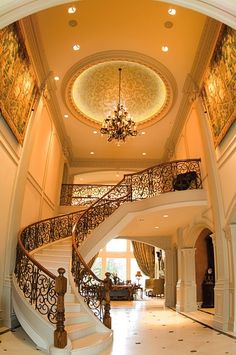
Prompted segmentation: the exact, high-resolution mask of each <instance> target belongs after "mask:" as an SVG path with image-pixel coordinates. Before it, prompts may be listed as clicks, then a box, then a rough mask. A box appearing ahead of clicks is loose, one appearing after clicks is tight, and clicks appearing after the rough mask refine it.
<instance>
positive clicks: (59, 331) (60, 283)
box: [54, 267, 67, 349]
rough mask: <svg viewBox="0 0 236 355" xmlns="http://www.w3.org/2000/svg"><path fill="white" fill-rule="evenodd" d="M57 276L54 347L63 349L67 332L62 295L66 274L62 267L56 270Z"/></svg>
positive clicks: (65, 287)
mask: <svg viewBox="0 0 236 355" xmlns="http://www.w3.org/2000/svg"><path fill="white" fill-rule="evenodd" d="M57 271H58V274H59V276H57V277H56V284H55V291H56V292H57V294H58V299H57V315H56V319H57V327H56V330H55V331H54V346H55V347H56V348H60V349H63V348H65V346H66V345H67V332H66V330H65V329H64V321H65V306H64V295H65V293H66V290H67V278H66V277H65V276H64V273H65V272H66V271H65V269H63V268H62V267H61V268H59V269H58V270H57Z"/></svg>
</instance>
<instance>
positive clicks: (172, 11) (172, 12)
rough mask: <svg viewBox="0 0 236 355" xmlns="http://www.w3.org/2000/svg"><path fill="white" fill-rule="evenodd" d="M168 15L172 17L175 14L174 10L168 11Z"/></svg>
mask: <svg viewBox="0 0 236 355" xmlns="http://www.w3.org/2000/svg"><path fill="white" fill-rule="evenodd" d="M168 14H169V15H171V16H174V15H175V14H176V10H175V9H169V10H168Z"/></svg>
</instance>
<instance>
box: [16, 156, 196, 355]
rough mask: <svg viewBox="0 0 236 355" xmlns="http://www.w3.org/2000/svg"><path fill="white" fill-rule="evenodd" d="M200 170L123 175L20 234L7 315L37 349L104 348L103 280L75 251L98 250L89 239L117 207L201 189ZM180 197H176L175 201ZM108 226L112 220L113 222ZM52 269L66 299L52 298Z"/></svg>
mask: <svg viewBox="0 0 236 355" xmlns="http://www.w3.org/2000/svg"><path fill="white" fill-rule="evenodd" d="M199 163H200V160H199V159H193V160H191V159H189V160H185V161H175V162H168V163H166V164H160V165H158V166H155V167H152V168H149V169H146V170H144V171H142V172H140V173H136V174H130V175H125V176H124V179H123V180H121V182H120V183H119V184H117V185H115V186H114V187H112V188H111V189H109V191H108V192H107V193H105V195H103V196H102V197H101V198H99V199H98V200H97V201H95V202H94V203H93V204H92V205H91V206H90V207H89V208H87V209H86V210H84V211H81V210H80V211H78V212H76V213H71V214H67V215H63V216H58V217H53V218H50V219H48V220H43V221H39V222H36V223H34V224H32V225H30V226H28V227H26V228H25V229H24V230H23V231H22V233H21V235H20V237H19V240H18V245H17V255H16V265H15V272H14V278H13V288H12V301H13V308H14V311H15V313H16V316H17V318H18V320H19V322H20V324H21V325H22V327H23V328H24V329H25V331H26V332H27V333H28V335H29V336H30V337H31V338H32V340H33V341H34V342H35V343H36V344H37V346H38V347H39V348H41V349H43V350H44V351H46V352H48V353H50V354H52V355H57V354H61V355H62V354H68V355H69V354H81V355H83V354H86V355H88V354H90V355H95V354H101V353H102V351H103V350H105V349H106V348H107V347H108V346H109V345H110V344H111V341H112V330H111V329H109V328H111V317H110V303H109V300H110V297H109V287H110V280H109V276H107V275H106V279H104V280H99V279H98V278H97V277H96V275H94V274H93V273H92V271H91V270H90V268H89V267H88V265H87V264H86V262H85V261H84V259H83V257H85V254H86V253H85V254H84V253H83V257H82V255H81V254H80V251H81V250H82V249H83V245H84V244H86V243H85V242H86V241H88V240H89V239H93V241H91V242H90V243H93V244H95V243H98V240H96V239H95V237H94V232H97V231H98V230H99V228H98V227H102V226H103V225H107V226H108V227H110V224H111V223H110V224H109V223H106V220H108V217H110V216H111V215H112V214H113V212H115V211H117V212H119V210H120V207H121V206H123V207H127V206H130V203H131V202H133V201H137V202H138V201H141V200H144V199H147V198H152V197H155V198H158V196H159V195H160V194H163V193H168V192H173V191H175V190H186V189H193V190H194V189H195V190H196V189H201V188H202V182H201V175H200V165H199ZM193 173H194V174H193ZM173 196H174V195H173ZM179 197H180V195H178V196H177V195H175V199H178V198H179ZM197 198H198V197H197ZM69 200H71V201H72V198H71V197H70V198H69ZM132 205H135V204H132ZM123 207H122V208H123ZM122 208H121V210H122ZM128 212H129V213H130V212H131V210H130V211H128ZM124 213H125V214H126V213H127V211H126V212H124ZM114 215H115V214H113V216H114ZM111 217H112V216H111ZM109 220H110V219H109ZM103 222H104V223H103ZM113 223H115V224H118V220H116V219H115V218H113ZM110 228H111V227H110ZM91 232H93V233H91ZM100 233H101V230H100ZM106 233H107V231H106ZM95 234H99V233H95ZM71 236H72V237H71ZM89 249H90V250H91V244H90V246H89ZM87 255H88V252H87ZM94 255H95V254H93V255H91V257H93V256H94ZM58 268H60V269H61V268H64V269H65V274H64V276H66V277H67V279H68V281H69V282H68V283H67V292H66V294H65V297H64V294H63V296H61V291H58V290H59V289H58V280H59V281H60V280H61V279H62V278H63V277H62V275H61V274H60V273H59V274H60V275H59V276H57V275H58V272H57V271H58ZM61 270H62V269H61ZM63 272H64V271H63ZM108 286H109V287H108ZM60 290H61V289H60ZM62 297H64V299H63V302H65V305H64V306H63V304H62ZM64 311H65V314H64ZM95 315H96V316H95ZM64 319H65V323H64ZM102 322H103V323H104V324H105V325H106V326H105V325H104V324H103V323H102ZM55 329H56V332H57V331H58V333H57V334H60V335H61V334H63V332H64V334H65V330H66V332H67V337H64V340H65V341H64V343H65V345H61V343H60V341H59V342H58V338H59V337H56V336H55ZM53 339H54V343H53ZM55 339H56V341H55ZM61 339H63V336H62V337H61ZM66 339H67V343H66ZM59 340H60V339H59ZM62 343H63V342H62ZM64 343H63V344H64Z"/></svg>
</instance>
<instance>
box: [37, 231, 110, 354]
mask: <svg viewBox="0 0 236 355" xmlns="http://www.w3.org/2000/svg"><path fill="white" fill-rule="evenodd" d="M71 245H72V243H71V237H68V238H66V239H63V240H61V241H57V242H54V243H52V244H50V245H47V246H45V247H42V248H39V250H37V249H36V250H34V252H33V253H32V256H33V257H34V258H35V259H36V260H37V261H38V262H39V263H40V264H41V265H43V266H44V267H45V268H46V269H48V270H49V271H51V272H52V273H54V274H56V273H57V270H58V268H59V267H63V268H64V269H65V270H66V273H65V276H66V277H67V278H68V279H69V280H70V282H69V283H68V285H67V292H66V295H65V319H66V321H65V325H66V326H65V329H66V331H67V335H68V337H69V341H70V343H71V347H72V350H71V354H74V355H77V354H98V353H100V352H101V351H102V350H104V349H105V348H106V347H107V346H109V345H110V344H111V341H112V332H111V331H110V330H108V329H107V328H106V327H104V326H103V325H102V324H101V323H100V322H99V321H98V320H97V319H96V318H95V316H94V314H93V313H92V312H91V311H89V310H88V308H87V307H85V306H84V305H83V300H82V302H81V297H80V296H79V294H78V292H77V290H76V288H75V285H74V282H73V280H72V279H71V278H69V277H68V276H69V274H70V273H69V269H70V260H71V250H72V247H71Z"/></svg>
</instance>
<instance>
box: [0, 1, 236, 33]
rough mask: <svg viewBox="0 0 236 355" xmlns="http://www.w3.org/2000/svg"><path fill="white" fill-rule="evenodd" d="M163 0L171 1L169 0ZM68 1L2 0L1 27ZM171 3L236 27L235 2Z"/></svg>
mask: <svg viewBox="0 0 236 355" xmlns="http://www.w3.org/2000/svg"><path fill="white" fill-rule="evenodd" d="M154 1H155V0H154ZM162 1H163V2H168V3H170V1H168V0H162ZM66 3H71V1H69V0H41V1H38V0H20V1H18V3H17V6H16V4H15V1H14V0H2V1H1V5H0V28H2V27H5V26H7V25H9V24H10V23H12V22H15V21H17V20H19V19H21V18H23V17H25V16H28V15H31V14H33V13H35V12H38V11H41V10H44V9H47V8H50V7H53V6H57V5H61V4H66ZM171 3H172V4H174V5H180V6H183V7H187V8H189V9H192V10H195V11H198V12H201V13H203V14H205V15H207V16H210V17H213V18H215V19H216V20H218V21H221V22H223V23H225V24H227V25H229V26H231V27H233V28H236V17H235V6H234V4H233V2H228V3H226V2H225V1H224V2H222V1H221V0H215V1H214V4H212V1H211V0H206V1H204V2H202V1H200V0H189V1H185V0H172V1H171Z"/></svg>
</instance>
